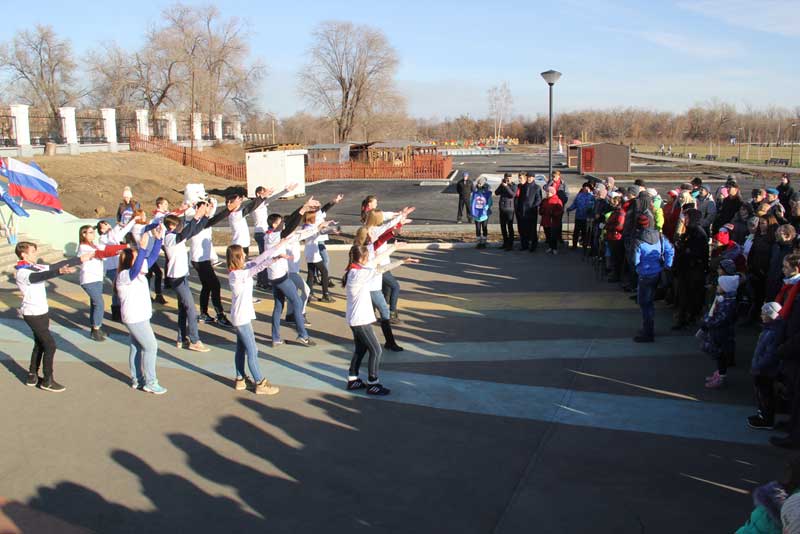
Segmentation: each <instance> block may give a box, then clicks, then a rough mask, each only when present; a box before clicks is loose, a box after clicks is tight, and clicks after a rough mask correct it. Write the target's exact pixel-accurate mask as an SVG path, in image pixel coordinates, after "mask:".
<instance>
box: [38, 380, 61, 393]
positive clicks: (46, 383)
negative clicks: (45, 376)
mask: <svg viewBox="0 0 800 534" xmlns="http://www.w3.org/2000/svg"><path fill="white" fill-rule="evenodd" d="M39 388H40V389H43V390H45V391H51V392H53V393H61V392H62V391H66V390H67V388H65V387H64V386H62V385H61V384H59V383H58V382H56V381H55V380H53V379H52V378H51V379H50V380H42V383H41V385H40V386H39Z"/></svg>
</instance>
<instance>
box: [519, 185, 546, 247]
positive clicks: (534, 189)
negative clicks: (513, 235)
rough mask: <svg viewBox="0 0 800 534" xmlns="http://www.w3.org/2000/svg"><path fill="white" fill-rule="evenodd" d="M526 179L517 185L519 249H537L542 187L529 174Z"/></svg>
mask: <svg viewBox="0 0 800 534" xmlns="http://www.w3.org/2000/svg"><path fill="white" fill-rule="evenodd" d="M526 178H527V179H526V181H525V183H524V184H523V183H522V182H520V185H519V186H518V187H517V202H516V205H515V206H514V212H515V215H516V217H517V229H518V230H519V245H520V246H519V249H520V250H530V251H531V252H533V251H535V250H536V246H537V245H538V244H539V231H538V229H537V228H536V226H537V224H538V222H539V221H538V219H539V204H541V203H542V188H541V187H539V185H538V184H537V183H536V182H534V181H533V175H531V174H528V175H527V176H526Z"/></svg>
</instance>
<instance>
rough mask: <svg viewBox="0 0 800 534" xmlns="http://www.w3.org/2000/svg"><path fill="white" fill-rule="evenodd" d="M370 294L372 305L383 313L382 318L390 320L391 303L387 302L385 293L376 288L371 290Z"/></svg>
mask: <svg viewBox="0 0 800 534" xmlns="http://www.w3.org/2000/svg"><path fill="white" fill-rule="evenodd" d="M384 274H386V273H384ZM369 296H370V298H371V299H372V306H373V307H375V308H378V311H379V312H380V314H381V319H383V320H384V321H388V320H389V317H390V315H389V305H388V304H386V299H385V298H384V296H383V293H381V292H380V291H378V290H377V289H376V290H375V291H370V292H369Z"/></svg>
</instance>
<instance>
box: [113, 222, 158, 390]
mask: <svg viewBox="0 0 800 534" xmlns="http://www.w3.org/2000/svg"><path fill="white" fill-rule="evenodd" d="M163 232H164V228H163V227H162V226H161V225H158V226H156V227H155V228H153V230H152V231H151V232H145V233H144V234H142V237H141V240H140V241H139V243H138V245H139V246H138V247H137V248H131V249H128V250H125V251H123V252H122V253H121V254H120V260H119V274H117V280H116V282H115V283H114V290H115V291H116V292H117V293H118V294H119V299H120V306H121V314H122V322H123V323H124V324H125V326H126V327H127V329H128V333H129V334H130V352H129V357H128V360H129V364H130V369H131V387H132V388H133V389H139V388H140V387H141V388H142V389H143V390H144V391H146V392H147V393H153V394H155V395H163V394H164V393H166V392H167V388H165V387H163V386H162V385H161V384H159V383H158V377H157V376H156V355H157V353H158V342H157V341H156V336H155V334H154V333H153V327H152V326H151V325H150V318H151V317H152V316H153V304H152V301H151V300H150V285H149V283H148V281H147V270H148V268H149V266H150V265H155V263H156V262H157V261H158V255H159V254H160V253H161V243H162V241H161V238H162V236H163ZM151 233H152V236H153V238H154V242H152V243H149V241H150V238H149V236H150V234H151ZM148 245H149V246H148Z"/></svg>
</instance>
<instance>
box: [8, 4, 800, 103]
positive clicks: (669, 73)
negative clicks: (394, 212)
mask: <svg viewBox="0 0 800 534" xmlns="http://www.w3.org/2000/svg"><path fill="white" fill-rule="evenodd" d="M7 1H8V0H2V1H0V4H2V3H5V2H7ZM184 3H185V4H200V5H204V4H208V2H193V1H187V2H184ZM170 4H172V2H170V1H168V0H139V1H138V2H134V3H114V2H108V1H107V0H106V1H103V2H101V1H99V0H82V1H81V2H78V3H74V2H68V1H64V0H58V1H55V0H40V1H39V2H37V4H36V9H28V10H23V9H15V10H14V14H13V16H11V17H7V18H6V19H5V21H4V24H3V30H2V31H0V40H6V39H7V38H8V37H9V36H10V35H11V34H12V33H13V32H15V31H17V30H18V29H20V28H26V27H31V26H33V25H34V24H36V23H41V24H50V25H52V26H53V27H54V28H55V30H56V31H57V32H58V33H59V34H60V35H61V36H64V37H67V38H69V39H70V40H71V41H72V43H73V46H74V48H75V50H76V51H77V52H78V53H79V54H81V55H82V54H84V53H85V52H87V51H88V50H90V49H92V47H94V46H96V45H97V43H99V42H102V41H108V40H116V41H117V42H118V43H119V44H120V45H122V46H124V47H131V48H132V47H136V46H139V45H141V44H142V39H143V33H144V30H145V28H146V27H147V26H148V24H152V23H154V22H156V21H157V20H158V18H159V13H160V11H161V10H162V9H163V8H164V7H166V6H168V5H170ZM216 5H217V7H218V8H219V9H220V11H221V12H222V14H223V15H224V16H226V17H229V16H237V17H240V18H243V19H246V20H247V21H248V23H249V24H250V29H251V33H252V35H251V39H250V41H251V45H252V50H253V54H254V55H257V56H258V57H260V58H261V59H262V60H263V61H264V62H265V63H266V64H267V66H268V69H269V75H268V77H267V79H266V81H265V82H264V84H263V87H262V91H261V106H262V108H263V109H265V110H270V111H273V112H275V113H277V114H278V115H280V116H287V115H290V114H292V113H294V112H295V111H298V110H301V109H304V104H303V102H302V101H301V100H300V99H299V97H298V96H297V94H296V93H297V91H296V89H297V82H296V72H297V69H298V68H299V66H300V65H301V64H302V63H303V61H304V51H305V49H306V48H307V46H308V45H309V41H310V33H311V30H312V28H313V27H314V26H315V25H316V24H318V23H319V22H321V21H324V20H330V19H338V20H351V21H353V22H356V23H364V24H369V25H372V26H376V27H378V28H380V29H382V30H383V31H384V32H385V33H386V35H387V36H388V38H389V41H390V42H391V44H392V45H393V46H394V47H395V48H396V49H397V52H398V55H399V57H400V59H401V64H400V69H399V71H398V75H397V80H398V85H399V88H400V89H401V91H402V93H403V94H404V95H405V96H406V98H407V101H408V110H409V112H410V113H411V114H412V115H414V116H417V117H437V118H444V117H454V116H457V115H459V114H461V113H469V114H470V115H471V116H474V117H482V116H485V115H486V114H487V104H486V100H487V99H486V92H487V90H488V89H489V87H491V86H492V85H495V84H498V83H500V82H501V81H504V80H507V81H508V82H509V84H510V87H511V91H512V94H513V96H514V112H515V113H521V114H524V115H534V114H536V113H541V112H546V109H547V86H546V84H545V83H544V81H542V79H541V78H540V77H539V72H541V71H544V70H547V69H550V68H554V69H557V70H560V71H561V72H562V73H563V74H564V76H563V78H562V79H561V81H560V82H559V83H558V84H557V85H556V110H557V111H558V110H573V109H585V108H609V107H616V106H635V107H644V108H657V109H661V110H666V111H681V110H684V109H686V108H688V107H689V106H691V105H693V104H695V103H698V102H702V101H705V100H708V99H710V98H714V97H717V98H719V99H721V100H723V101H726V102H730V103H732V104H735V105H736V106H737V107H738V108H739V109H744V107H745V106H746V105H751V106H753V107H756V108H766V107H768V106H770V105H775V106H782V107H789V108H794V107H795V106H800V96H798V95H800V87H799V85H800V76H798V73H797V71H798V69H797V64H798V63H800V1H798V0H788V1H777V0H775V1H768V0H759V2H752V1H749V0H685V1H677V2H658V1H656V2H645V1H633V0H630V1H626V0H593V1H580V0H554V1H550V2H540V1H530V0H529V1H516V0H512V1H504V2H488V1H479V2H476V1H471V0H462V1H458V2H457V1H452V0H444V1H442V0H437V1H427V2H420V1H417V0H410V1H405V2H382V1H380V0H378V1H376V0H371V1H362V0H351V1H347V2H335V1H324V0H311V1H306V2H280V1H278V2H253V1H251V0H247V1H246V0H225V1H220V2H217V3H216ZM134 6H136V8H137V11H134V10H133V8H134Z"/></svg>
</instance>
